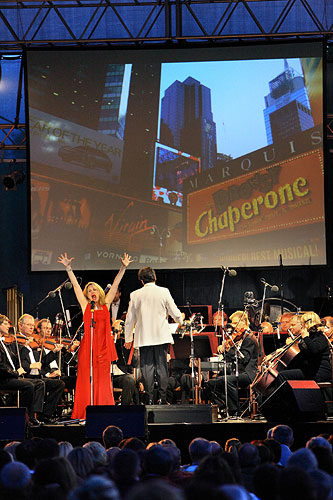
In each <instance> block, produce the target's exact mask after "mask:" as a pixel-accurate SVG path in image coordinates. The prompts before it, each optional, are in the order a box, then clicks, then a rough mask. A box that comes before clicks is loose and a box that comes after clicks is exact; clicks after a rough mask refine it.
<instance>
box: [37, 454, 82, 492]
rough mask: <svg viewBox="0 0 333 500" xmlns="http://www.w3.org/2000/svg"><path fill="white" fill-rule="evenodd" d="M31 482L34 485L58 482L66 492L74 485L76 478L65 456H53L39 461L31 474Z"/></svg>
mask: <svg viewBox="0 0 333 500" xmlns="http://www.w3.org/2000/svg"><path fill="white" fill-rule="evenodd" d="M33 482H34V485H36V486H47V485H50V484H58V485H59V486H60V487H61V489H62V490H63V492H64V493H66V494H67V493H69V492H70V491H71V490H72V489H73V488H75V487H76V484H77V478H76V474H75V471H74V468H73V467H72V465H71V464H70V462H69V461H68V460H67V458H64V457H55V458H49V459H46V460H43V461H41V462H39V464H38V465H37V467H36V470H35V473H34V475H33Z"/></svg>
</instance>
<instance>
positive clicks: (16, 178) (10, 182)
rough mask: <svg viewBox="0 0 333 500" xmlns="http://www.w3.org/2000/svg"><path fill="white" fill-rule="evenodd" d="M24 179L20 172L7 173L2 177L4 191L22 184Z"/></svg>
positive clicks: (22, 173)
mask: <svg viewBox="0 0 333 500" xmlns="http://www.w3.org/2000/svg"><path fill="white" fill-rule="evenodd" d="M24 179H25V174H24V172H22V171H21V170H14V172H11V173H10V172H9V173H8V174H7V175H4V176H3V177H2V185H3V187H4V188H5V190H6V191H10V190H11V189H14V188H15V187H16V186H17V184H22V182H23V181H24Z"/></svg>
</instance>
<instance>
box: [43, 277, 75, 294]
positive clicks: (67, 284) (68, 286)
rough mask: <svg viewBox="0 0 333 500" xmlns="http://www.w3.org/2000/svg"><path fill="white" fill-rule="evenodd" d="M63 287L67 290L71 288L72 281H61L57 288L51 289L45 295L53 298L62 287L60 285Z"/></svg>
mask: <svg viewBox="0 0 333 500" xmlns="http://www.w3.org/2000/svg"><path fill="white" fill-rule="evenodd" d="M63 286H64V287H65V288H66V289H67V290H70V289H71V288H72V286H73V285H72V283H71V282H70V281H69V280H68V279H67V280H66V281H64V282H63V283H61V285H59V286H58V287H57V288H55V289H54V290H51V291H50V292H49V293H48V294H47V296H48V297H52V299H54V297H55V296H56V293H57V292H59V290H61V289H62V287H63Z"/></svg>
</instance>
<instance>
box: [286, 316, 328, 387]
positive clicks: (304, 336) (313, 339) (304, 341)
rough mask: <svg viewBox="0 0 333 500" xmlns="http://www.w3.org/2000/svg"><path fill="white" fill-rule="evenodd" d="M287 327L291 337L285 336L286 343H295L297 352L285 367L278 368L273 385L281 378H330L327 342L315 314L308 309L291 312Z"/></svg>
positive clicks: (316, 379) (325, 380)
mask: <svg viewBox="0 0 333 500" xmlns="http://www.w3.org/2000/svg"><path fill="white" fill-rule="evenodd" d="M290 331H291V334H292V336H293V337H295V339H294V340H293V339H287V343H288V344H289V345H290V344H291V343H295V346H297V347H298V349H299V353H298V354H297V355H296V356H295V357H294V358H293V359H292V361H291V362H290V364H289V365H288V366H287V368H286V369H285V370H282V371H280V372H279V375H278V377H277V383H276V385H280V384H282V383H283V382H284V381H285V380H315V381H316V382H328V381H330V380H331V379H332V368H331V358H330V349H329V342H328V340H327V337H326V336H325V334H324V332H323V327H322V324H321V320H320V318H319V316H318V314H316V313H315V312H313V311H310V312H307V313H304V314H303V315H302V316H297V315H295V316H293V318H292V320H291V322H290ZM299 337H300V338H299Z"/></svg>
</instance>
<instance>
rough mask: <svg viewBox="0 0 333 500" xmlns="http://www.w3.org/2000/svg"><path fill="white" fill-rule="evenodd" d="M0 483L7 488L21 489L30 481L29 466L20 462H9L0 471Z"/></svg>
mask: <svg viewBox="0 0 333 500" xmlns="http://www.w3.org/2000/svg"><path fill="white" fill-rule="evenodd" d="M0 478H1V483H2V485H3V486H4V488H6V489H9V490H23V489H24V488H27V487H28V486H29V485H30V483H31V474H30V470H29V468H28V467H27V466H26V465H25V464H23V463H21V462H10V463H8V464H6V465H5V466H4V467H3V468H2V471H1V475H0Z"/></svg>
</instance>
